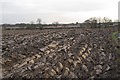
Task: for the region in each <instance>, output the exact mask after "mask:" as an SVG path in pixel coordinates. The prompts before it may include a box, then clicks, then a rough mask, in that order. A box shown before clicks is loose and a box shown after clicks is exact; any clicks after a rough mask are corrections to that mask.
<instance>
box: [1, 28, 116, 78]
mask: <svg viewBox="0 0 120 80" xmlns="http://www.w3.org/2000/svg"><path fill="white" fill-rule="evenodd" d="M116 31H117V29H114V28H106V29H58V30H6V31H3V40H2V62H1V64H2V72H3V77H4V78H13V77H16V78H20V77H22V78H85V79H92V78H116V77H118V76H117V74H118V73H117V68H118V66H117V62H116V59H117V51H116V50H115V46H116V45H115V44H114V42H113V41H112V39H111V37H110V36H111V35H112V34H113V33H114V32H116Z"/></svg>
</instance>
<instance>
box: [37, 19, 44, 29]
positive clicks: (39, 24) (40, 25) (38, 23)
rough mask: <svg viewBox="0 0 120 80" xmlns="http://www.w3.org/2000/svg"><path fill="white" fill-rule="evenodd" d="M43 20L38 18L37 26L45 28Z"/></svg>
mask: <svg viewBox="0 0 120 80" xmlns="http://www.w3.org/2000/svg"><path fill="white" fill-rule="evenodd" d="M41 22H42V20H41V19H40V18H38V19H37V21H36V23H37V26H38V27H39V29H43V27H42V24H41Z"/></svg>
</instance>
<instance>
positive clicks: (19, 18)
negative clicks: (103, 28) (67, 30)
mask: <svg viewBox="0 0 120 80" xmlns="http://www.w3.org/2000/svg"><path fill="white" fill-rule="evenodd" d="M118 2H119V0H3V1H0V9H2V10H0V15H2V23H21V22H23V23H24V22H25V23H29V22H30V21H34V22H35V21H36V19H37V18H41V19H42V23H52V22H55V21H58V22H59V23H72V22H83V21H84V20H86V19H88V18H90V17H104V16H105V17H109V18H111V19H112V20H114V19H118ZM1 7H2V8H1ZM0 17H1V16H0Z"/></svg>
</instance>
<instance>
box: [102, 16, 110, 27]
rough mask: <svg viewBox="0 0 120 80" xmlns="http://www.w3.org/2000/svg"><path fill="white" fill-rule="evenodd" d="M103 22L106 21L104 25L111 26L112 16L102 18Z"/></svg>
mask: <svg viewBox="0 0 120 80" xmlns="http://www.w3.org/2000/svg"><path fill="white" fill-rule="evenodd" d="M102 21H103V23H104V27H109V25H110V24H111V22H112V20H111V19H110V18H107V17H104V18H103V19H102Z"/></svg>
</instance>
